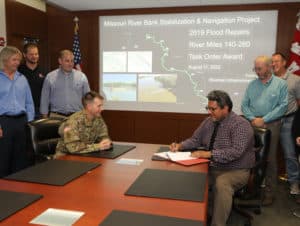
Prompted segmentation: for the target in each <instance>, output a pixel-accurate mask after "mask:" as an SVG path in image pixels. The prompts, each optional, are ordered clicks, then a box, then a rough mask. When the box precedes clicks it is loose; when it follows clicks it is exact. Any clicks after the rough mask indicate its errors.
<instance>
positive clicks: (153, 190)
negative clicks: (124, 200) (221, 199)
mask: <svg viewBox="0 0 300 226" xmlns="http://www.w3.org/2000/svg"><path fill="white" fill-rule="evenodd" d="M205 183H206V174H205V173H198V172H188V171H173V170H160V169H145V170H144V171H143V172H142V173H141V175H140V176H139V177H138V178H137V179H136V180H135V181H134V182H133V184H132V185H131V186H130V187H129V189H128V190H127V191H126V193H125V195H133V196H145V197H152V198H164V199H177V200H185V201H196V202H203V199H204V192H205Z"/></svg>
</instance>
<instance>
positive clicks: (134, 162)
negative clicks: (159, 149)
mask: <svg viewBox="0 0 300 226" xmlns="http://www.w3.org/2000/svg"><path fill="white" fill-rule="evenodd" d="M143 161H144V160H143V159H128V158H121V159H119V160H118V161H117V163H118V164H125V165H140V164H141V163H142V162H143Z"/></svg>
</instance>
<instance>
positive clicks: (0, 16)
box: [0, 0, 6, 50]
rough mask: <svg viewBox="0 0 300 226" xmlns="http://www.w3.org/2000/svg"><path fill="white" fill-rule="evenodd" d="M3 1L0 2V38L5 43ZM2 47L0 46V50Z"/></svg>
mask: <svg viewBox="0 0 300 226" xmlns="http://www.w3.org/2000/svg"><path fill="white" fill-rule="evenodd" d="M5 21H6V20H5V1H4V0H0V38H4V40H5V41H6V22H5ZM2 48H3V47H2V46H0V50H1V49H2Z"/></svg>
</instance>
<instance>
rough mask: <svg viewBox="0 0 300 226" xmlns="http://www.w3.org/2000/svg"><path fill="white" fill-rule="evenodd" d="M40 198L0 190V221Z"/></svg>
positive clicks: (28, 194)
mask: <svg viewBox="0 0 300 226" xmlns="http://www.w3.org/2000/svg"><path fill="white" fill-rule="evenodd" d="M42 197H43V196H42V195H38V194H30V193H23V192H13V191H5V190H0V200H1V201H0V221H3V220H4V219H5V218H7V217H9V216H10V215H12V214H14V213H16V212H17V211H19V210H21V209H23V208H25V207H26V206H28V205H30V204H31V203H33V202H35V201H37V200H39V199H40V198H42Z"/></svg>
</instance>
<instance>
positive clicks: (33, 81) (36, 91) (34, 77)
mask: <svg viewBox="0 0 300 226" xmlns="http://www.w3.org/2000/svg"><path fill="white" fill-rule="evenodd" d="M23 57H24V63H23V64H21V65H20V66H19V68H18V71H19V72H20V73H21V74H23V75H24V76H25V77H26V78H27V80H28V83H29V86H30V90H31V94H32V98H33V102H34V108H35V119H38V118H40V117H41V114H40V102H41V92H42V88H43V82H44V78H45V74H44V71H43V70H42V68H41V67H40V65H39V64H38V62H39V49H38V46H37V45H36V44H35V43H27V44H25V45H24V48H23Z"/></svg>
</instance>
